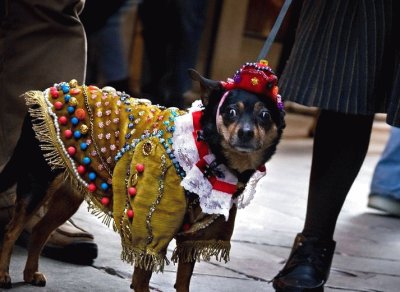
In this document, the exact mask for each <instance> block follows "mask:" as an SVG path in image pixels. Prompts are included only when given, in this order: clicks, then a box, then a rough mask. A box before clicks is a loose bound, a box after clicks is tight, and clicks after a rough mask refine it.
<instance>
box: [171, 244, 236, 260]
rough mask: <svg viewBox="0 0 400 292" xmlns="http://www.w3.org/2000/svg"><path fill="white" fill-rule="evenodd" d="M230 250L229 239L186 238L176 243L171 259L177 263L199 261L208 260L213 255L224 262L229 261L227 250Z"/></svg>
mask: <svg viewBox="0 0 400 292" xmlns="http://www.w3.org/2000/svg"><path fill="white" fill-rule="evenodd" d="M230 250H231V243H230V241H223V240H193V241H192V240H188V241H183V242H181V243H178V244H177V247H176V248H175V250H174V252H173V254H172V257H171V260H172V262H174V263H177V262H178V260H179V259H180V260H181V261H183V262H185V263H188V262H194V261H197V262H200V260H201V259H203V260H204V261H210V259H211V257H215V259H216V260H217V261H221V260H224V261H225V263H226V262H228V261H229V252H230Z"/></svg>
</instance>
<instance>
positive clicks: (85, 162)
mask: <svg viewBox="0 0 400 292" xmlns="http://www.w3.org/2000/svg"><path fill="white" fill-rule="evenodd" d="M82 162H83V164H86V165H88V164H90V162H92V160H91V159H90V158H89V157H87V156H85V157H83V159H82Z"/></svg>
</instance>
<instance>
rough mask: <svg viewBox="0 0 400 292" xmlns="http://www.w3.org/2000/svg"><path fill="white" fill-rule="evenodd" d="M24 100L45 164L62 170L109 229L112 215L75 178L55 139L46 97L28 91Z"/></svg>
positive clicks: (55, 134) (70, 165)
mask: <svg viewBox="0 0 400 292" xmlns="http://www.w3.org/2000/svg"><path fill="white" fill-rule="evenodd" d="M24 98H25V103H26V105H27V107H28V112H29V114H30V116H31V118H32V125H33V127H32V128H33V130H34V132H35V136H36V139H38V140H39V145H40V149H41V150H42V151H43V156H44V158H45V159H46V161H47V163H48V164H49V166H50V167H51V169H52V170H57V169H64V173H63V176H64V179H65V180H68V181H69V182H70V183H71V185H72V186H73V187H74V188H75V189H77V190H78V191H79V192H81V193H83V194H84V196H85V200H86V201H87V202H88V205H89V209H91V210H92V214H95V215H96V217H98V218H100V219H102V222H103V223H104V224H106V225H107V226H108V227H109V226H110V224H111V222H113V217H112V214H107V213H106V212H107V210H105V209H104V206H103V205H102V204H101V202H100V201H99V200H98V198H96V197H95V196H93V194H92V193H90V192H89V191H88V189H87V187H86V186H85V185H84V184H83V183H82V182H80V181H79V180H78V179H77V178H76V177H75V174H74V172H73V166H72V164H71V161H70V159H69V157H68V156H67V154H66V153H65V152H64V150H63V148H62V145H60V142H59V141H58V139H57V138H58V136H57V131H56V128H55V125H54V121H53V117H52V116H51V114H50V112H49V105H48V104H47V103H46V96H44V93H43V92H41V91H28V92H26V93H25V94H24ZM114 224H115V223H114Z"/></svg>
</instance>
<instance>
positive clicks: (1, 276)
mask: <svg viewBox="0 0 400 292" xmlns="http://www.w3.org/2000/svg"><path fill="white" fill-rule="evenodd" d="M0 288H3V289H10V288H12V284H11V277H10V275H9V274H8V273H6V272H0Z"/></svg>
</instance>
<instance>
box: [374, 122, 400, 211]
mask: <svg viewBox="0 0 400 292" xmlns="http://www.w3.org/2000/svg"><path fill="white" fill-rule="evenodd" d="M368 207H370V208H374V209H377V210H381V211H383V212H386V213H387V214H389V215H393V216H397V217H400V128H396V127H391V130H390V136H389V140H388V141H387V143H386V147H385V149H384V151H383V153H382V156H381V157H380V159H379V161H378V163H377V165H376V167H375V170H374V175H373V177H372V181H371V189H370V194H369V197H368Z"/></svg>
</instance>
